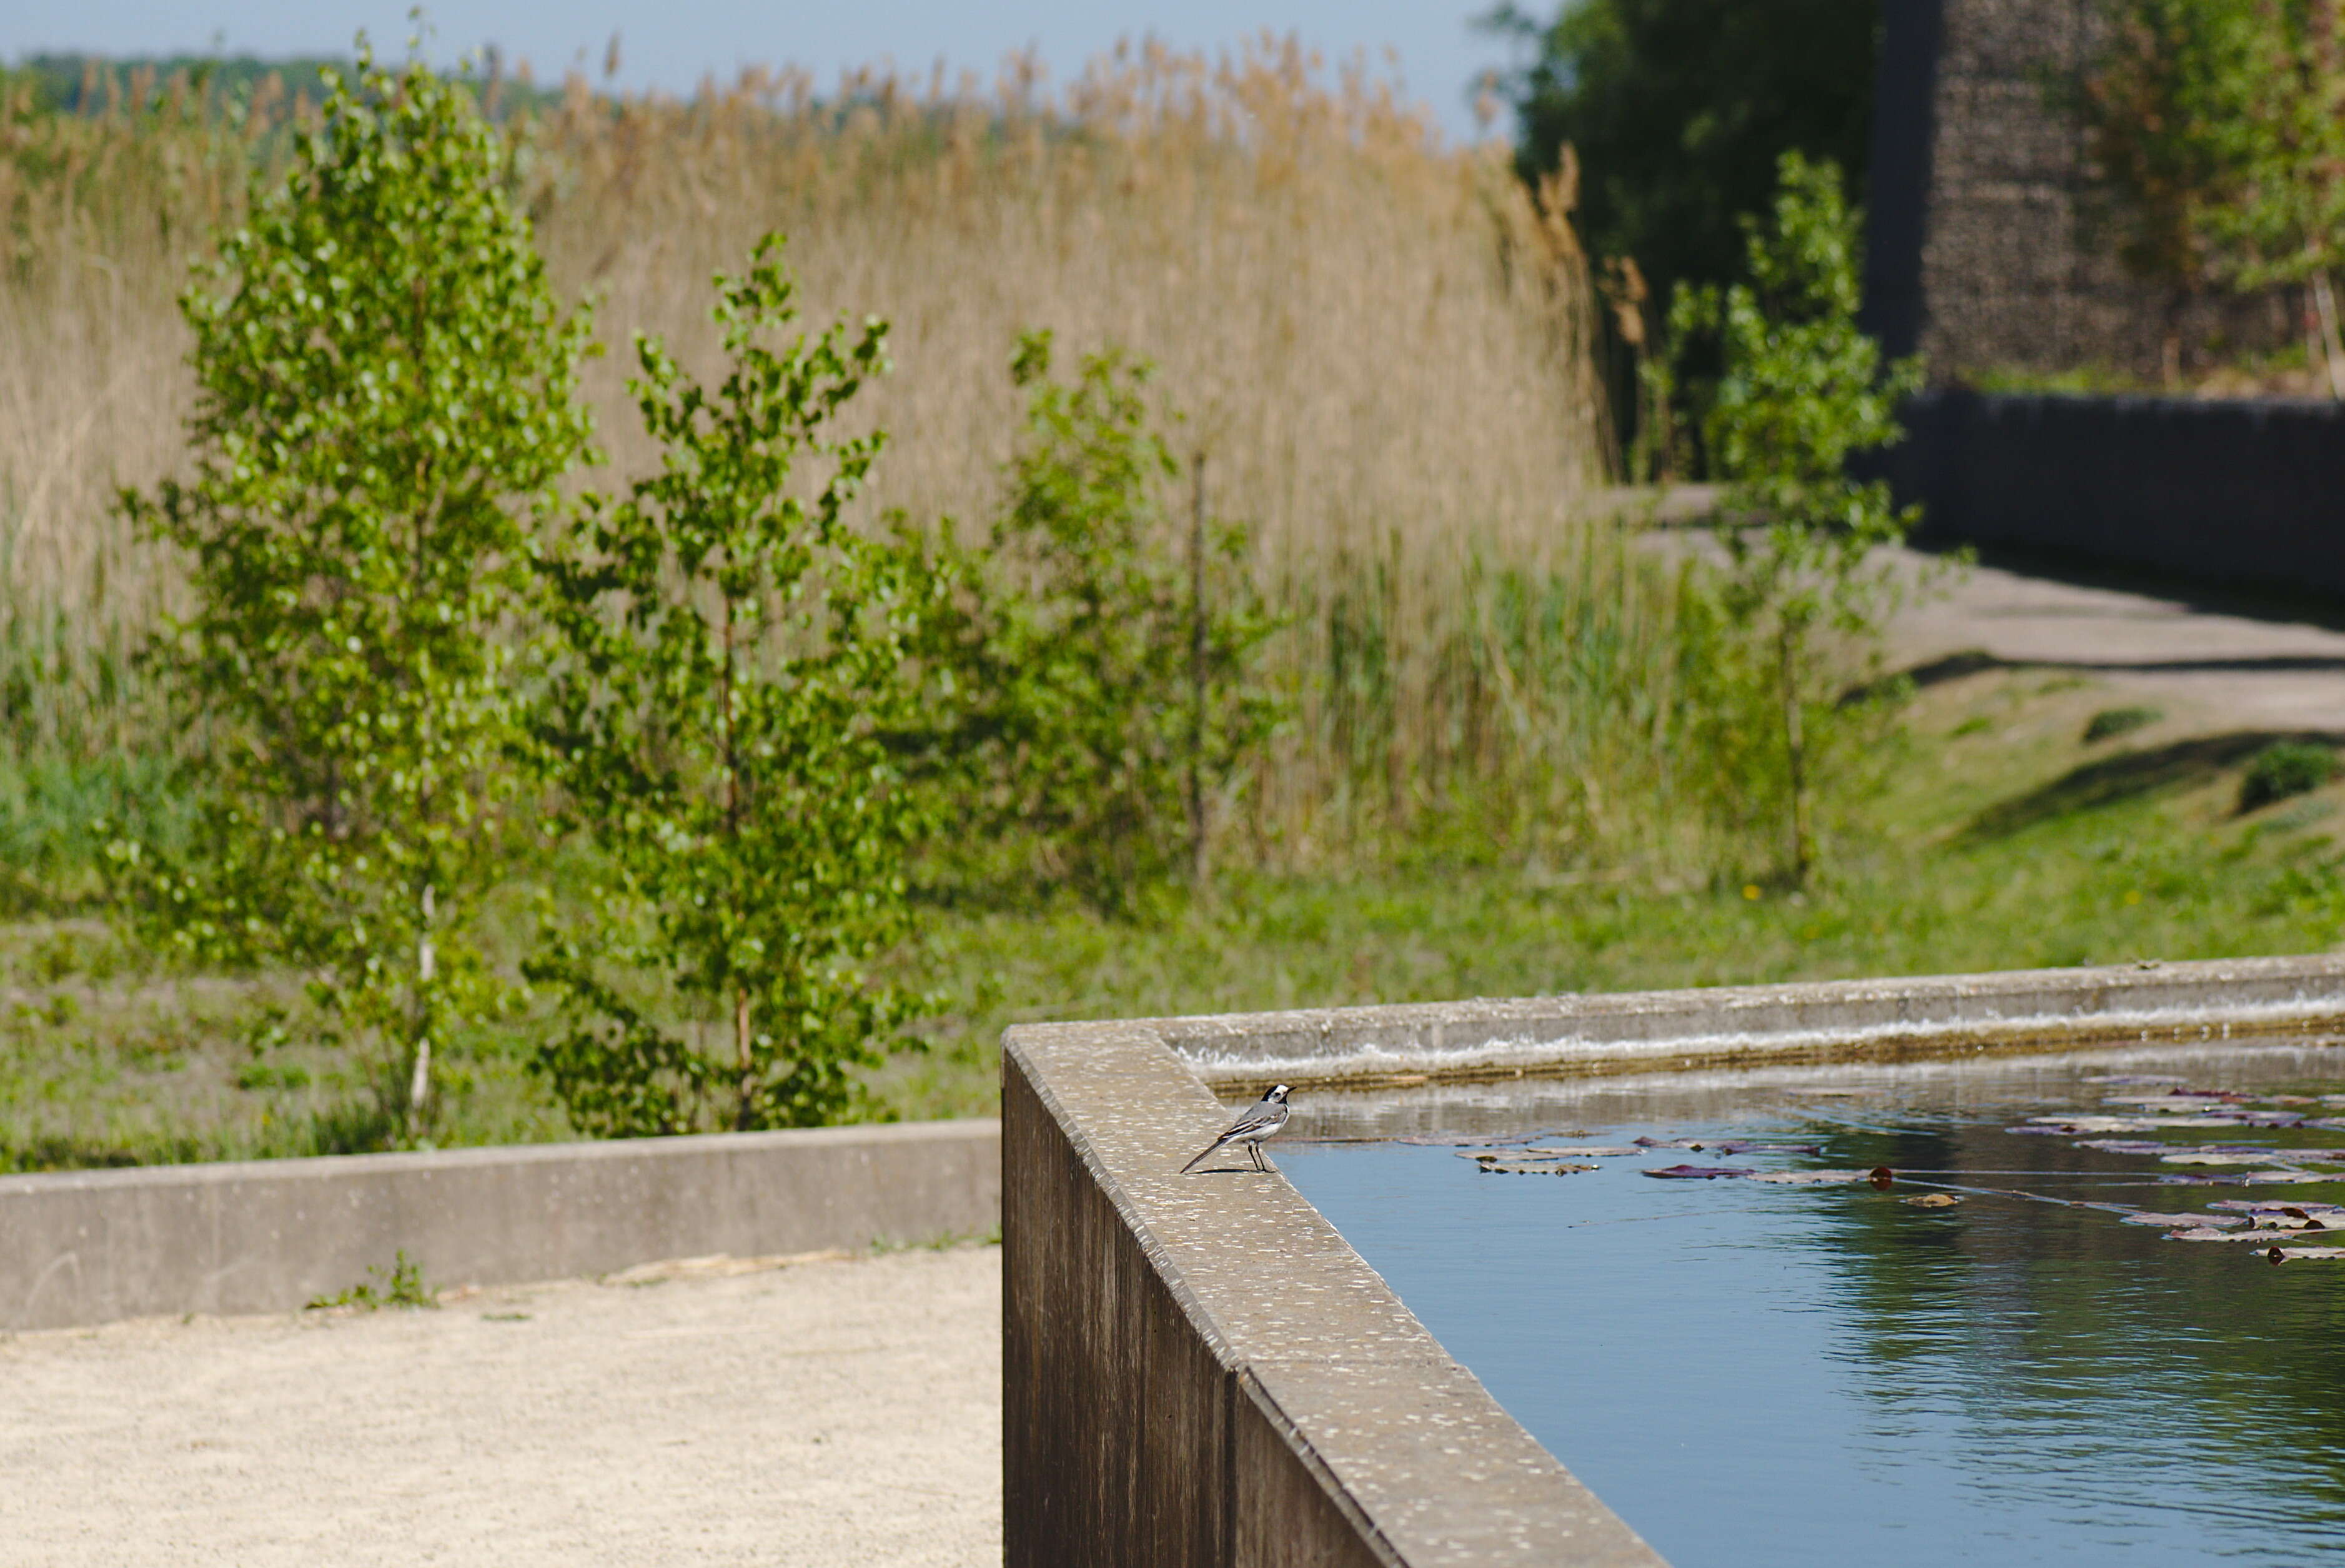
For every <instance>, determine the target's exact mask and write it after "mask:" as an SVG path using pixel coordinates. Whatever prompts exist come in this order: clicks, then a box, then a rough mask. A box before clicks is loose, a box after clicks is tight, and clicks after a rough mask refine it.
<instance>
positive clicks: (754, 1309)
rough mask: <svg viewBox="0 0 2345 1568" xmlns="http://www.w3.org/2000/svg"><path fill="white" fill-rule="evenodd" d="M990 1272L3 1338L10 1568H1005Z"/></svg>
mask: <svg viewBox="0 0 2345 1568" xmlns="http://www.w3.org/2000/svg"><path fill="white" fill-rule="evenodd" d="M1000 1259H1001V1254H1000V1248H999V1247H984V1248H967V1249H960V1250H954V1251H947V1252H905V1253H897V1254H892V1255H888V1256H885V1257H865V1258H858V1259H855V1260H851V1261H845V1260H821V1261H805V1262H798V1263H794V1264H791V1265H789V1266H787V1267H780V1268H772V1267H767V1268H761V1269H758V1270H757V1271H755V1272H744V1273H734V1274H726V1273H724V1272H723V1271H722V1268H721V1267H720V1268H712V1267H710V1266H707V1265H702V1266H700V1267H697V1268H693V1267H686V1268H670V1269H667V1270H665V1271H652V1272H654V1273H655V1276H656V1275H658V1274H661V1273H664V1274H665V1276H666V1277H665V1278H652V1279H650V1280H648V1281H639V1282H637V1283H633V1284H623V1283H610V1282H606V1283H602V1284H595V1283H590V1282H583V1281H577V1282H565V1283H560V1284H552V1285H540V1286H523V1287H516V1288H504V1289H497V1290H490V1291H483V1292H479V1293H476V1294H472V1295H469V1296H466V1297H463V1298H458V1299H453V1300H451V1301H449V1302H448V1303H447V1304H446V1305H444V1306H443V1307H442V1308H441V1309H439V1310H437V1311H396V1310H387V1311H382V1312H376V1313H366V1314H353V1313H347V1312H340V1313H321V1312H310V1313H303V1314H299V1315H295V1316H288V1317H271V1318H244V1319H195V1320H193V1321H189V1322H181V1321H178V1320H177V1319H166V1320H149V1321H143V1322H137V1323H124V1324H116V1325H112V1326H109V1327H107V1328H102V1329H70V1330H58V1331H55V1332H47V1333H37V1334H20V1335H16V1336H15V1337H13V1338H9V1337H5V1336H0V1563H5V1564H9V1565H11V1568H14V1565H15V1564H39V1565H41V1568H51V1565H61V1568H62V1565H73V1568H79V1565H82V1564H113V1563H120V1564H126V1565H135V1568H179V1565H182V1564H212V1563H218V1564H235V1565H237V1568H269V1565H273V1564H279V1563H282V1564H300V1565H302V1568H316V1565H319V1564H328V1563H330V1564H337V1565H339V1564H344V1563H401V1564H413V1563H465V1564H481V1563H485V1564H493V1565H494V1568H534V1565H537V1564H563V1565H564V1568H573V1565H576V1564H585V1563H613V1564H622V1563H623V1564H626V1565H628V1568H646V1565H653V1564H663V1563H694V1564H704V1563H761V1564H763V1563H777V1564H792V1563H820V1564H825V1565H826V1568H827V1565H829V1564H840V1563H854V1564H858V1565H873V1568H893V1565H896V1564H906V1565H909V1564H921V1565H927V1564H932V1563H933V1564H955V1565H958V1564H964V1563H1000V1560H1001V1490H1000V1475H1001V1435H1000V1428H1001V1403H1000V1380H1001V1350H1000V1343H1001V1311H1000V1298H1001V1262H1000ZM733 1267H739V1266H737V1265H736V1266H733ZM635 1272H636V1273H637V1274H638V1275H641V1274H643V1273H645V1271H640V1270H639V1271H635Z"/></svg>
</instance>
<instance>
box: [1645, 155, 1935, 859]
mask: <svg viewBox="0 0 2345 1568" xmlns="http://www.w3.org/2000/svg"><path fill="white" fill-rule="evenodd" d="M1744 229H1745V269H1746V273H1747V278H1748V280H1747V281H1745V282H1740V283H1735V284H1732V285H1731V286H1729V287H1727V288H1725V289H1723V290H1721V289H1718V288H1716V287H1712V286H1704V287H1701V288H1697V289H1690V290H1685V291H1683V292H1682V293H1680V295H1679V297H1678V300H1677V303H1676V306H1675V308H1674V310H1673V311H1672V314H1671V321H1670V328H1671V336H1672V339H1673V343H1674V346H1675V347H1676V348H1677V349H1678V350H1679V351H1680V352H1681V353H1682V352H1684V351H1686V350H1687V349H1688V348H1689V347H1690V345H1693V344H1696V343H1698V342H1699V341H1700V340H1702V339H1704V338H1711V339H1714V340H1715V344H1716V351H1717V356H1718V361H1719V363H1720V364H1721V366H1722V373H1721V377H1720V379H1719V381H1718V382H1717V384H1716V386H1715V388H1714V389H1711V392H1710V395H1709V396H1708V398H1707V399H1706V402H1707V404H1708V406H1707V411H1706V413H1705V415H1704V418H1703V430H1704V433H1705V435H1706V438H1707V443H1708V447H1709V452H1710V458H1711V466H1712V469H1713V471H1714V472H1715V473H1716V474H1717V475H1718V477H1719V478H1721V479H1722V480H1724V481H1725V482H1726V483H1727V485H1728V490H1727V494H1726V497H1725V501H1724V503H1723V504H1722V506H1721V509H1720V512H1719V514H1718V522H1717V525H1716V535H1717V537H1718V540H1719V543H1720V544H1721V546H1722V547H1723V554H1724V556H1725V562H1726V572H1725V575H1724V577H1723V580H1722V584H1721V591H1720V593H1719V596H1718V607H1719V610H1720V612H1721V614H1722V616H1723V618H1724V621H1725V623H1726V625H1727V626H1731V627H1732V628H1735V629H1737V630H1738V631H1740V632H1741V634H1743V635H1741V636H1720V637H1718V638H1716V639H1715V643H1714V648H1715V657H1716V660H1717V664H1716V667H1715V668H1714V669H1713V670H1712V672H1711V674H1712V678H1714V679H1715V680H1717V681H1718V682H1720V684H1721V691H1722V692H1725V693H1728V694H1729V695H1731V693H1732V691H1733V690H1734V688H1735V687H1737V686H1740V687H1741V690H1742V691H1743V692H1744V693H1745V694H1746V695H1747V696H1748V697H1750V698H1751V700H1750V701H1746V702H1741V703H1738V702H1734V701H1725V702H1721V703H1719V704H1717V705H1715V708H1714V711H1715V712H1716V713H1717V714H1718V715H1719V716H1720V718H1719V724H1718V726H1717V728H1718V733H1716V734H1714V735H1713V736H1712V737H1711V742H1712V749H1713V750H1715V751H1716V752H1717V753H1718V754H1719V756H1720V757H1721V759H1722V760H1723V762H1724V764H1725V765H1724V766H1721V768H1720V769H1719V771H1718V776H1719V778H1720V779H1721V782H1723V783H1725V785H1726V787H1727V791H1728V793H1727V794H1726V795H1725V796H1724V797H1722V799H1723V801H1724V803H1726V804H1727V805H1728V806H1729V807H1730V809H1731V811H1732V812H1734V813H1738V814H1740V813H1750V812H1756V811H1762V810H1768V809H1777V808H1779V809H1780V810H1781V812H1782V821H1783V824H1784V828H1785V830H1786V831H1785V834H1784V838H1785V849H1786V852H1787V864H1786V869H1787V870H1788V871H1789V872H1790V874H1791V876H1792V880H1793V881H1797V882H1800V883H1802V884H1804V883H1805V882H1806V881H1807V880H1808V879H1809V877H1810V875H1811V874H1812V871H1813V870H1814V868H1815V864H1816V858H1817V848H1816V830H1815V823H1814V803H1815V799H1816V798H1817V796H1818V793H1819V789H1820V786H1821V784H1822V781H1823V774H1824V770H1825V768H1826V766H1828V765H1829V763H1830V762H1831V760H1832V759H1833V758H1834V757H1835V755H1836V754H1838V750H1839V748H1838V744H1837V743H1838V742H1839V741H1841V740H1842V739H1843V738H1845V737H1847V736H1849V735H1850V734H1852V733H1853V727H1854V723H1855V720H1856V718H1858V717H1859V716H1861V715H1862V713H1863V708H1864V705H1863V704H1858V705H1855V706H1854V707H1853V708H1852V707H1851V706H1850V705H1847V704H1844V703H1843V702H1842V701H1841V700H1840V693H1841V689H1842V687H1843V686H1844V684H1845V677H1846V675H1847V674H1848V673H1849V671H1848V660H1849V655H1850V654H1851V653H1852V652H1855V653H1859V654H1863V653H1864V652H1866V651H1867V650H1873V657H1875V658H1876V659H1877V648H1878V643H1879V638H1880V633H1881V627H1882V623H1883V617H1884V616H1886V615H1887V614H1888V612H1889V611H1890V610H1891V609H1892V608H1893V606H1894V605H1895V602H1896V597H1897V584H1896V579H1895V578H1894V576H1893V575H1892V572H1891V570H1890V568H1889V567H1888V566H1887V565H1885V564H1884V563H1883V561H1882V560H1881V559H1880V557H1879V552H1880V550H1881V549H1882V547H1883V545H1893V544H1895V543H1897V542H1898V541H1900V540H1902V539H1903V537H1904V536H1905V535H1906V533H1907V532H1908V531H1909V530H1910V529H1911V528H1912V526H1913V524H1914V522H1915V521H1916V520H1917V518H1918V515H1919V514H1918V509H1916V508H1912V507H1908V508H1906V509H1904V510H1903V511H1900V510H1898V509H1897V508H1895V507H1893V505H1892V504H1891V501H1890V495H1889V487H1888V485H1887V484H1886V483H1885V482H1883V481H1880V480H1872V481H1860V480H1857V479H1853V478H1852V477H1850V475H1849V472H1848V461H1849V458H1850V457H1851V456H1852V455H1853V454H1855V453H1863V452H1866V451H1870V450H1872V449H1874V448H1877V447H1880V446H1883V445H1884V444H1886V443H1890V442H1893V441H1894V440H1895V439H1896V438H1897V434H1898V425H1897V421H1896V413H1895V409H1896V404H1897V401H1898V399H1900V398H1901V397H1903V396H1905V395H1907V394H1909V393H1910V392H1913V391H1914V389H1916V388H1917V387H1919V386H1920V384H1921V363H1920V361H1918V360H1906V361H1900V362H1898V363H1896V364H1894V365H1891V366H1889V367H1887V368H1886V370H1885V371H1884V369H1883V365H1882V363H1881V351H1880V347H1879V345H1878V344H1876V343H1875V342H1874V341H1873V340H1872V339H1870V338H1868V337H1866V336H1865V335H1864V334H1863V332H1862V331H1858V329H1857V325H1856V308H1857V298H1858V290H1859V284H1858V276H1859V268H1858V259H1857V246H1858V234H1859V230H1860V219H1859V216H1858V214H1857V213H1856V212H1855V211H1854V210H1853V209H1850V207H1849V206H1848V204H1847V202H1846V201H1845V199H1843V195H1842V191H1841V183H1840V172H1839V170H1837V169H1835V168H1832V166H1831V165H1830V164H1816V163H1811V162H1809V161H1808V160H1807V159H1806V158H1802V157H1801V156H1800V155H1799V154H1798V153H1795V152H1791V153H1785V154H1784V155H1783V157H1782V163H1781V166H1780V178H1779V187H1778V189H1777V192H1776V195H1775V199H1774V204H1773V210H1772V213H1771V218H1770V219H1769V220H1768V221H1767V222H1764V223H1761V222H1760V221H1758V220H1757V219H1745V220H1744ZM1752 714H1766V715H1768V716H1769V718H1770V719H1771V722H1768V723H1767V724H1765V725H1764V726H1763V727H1761V726H1758V725H1753V724H1751V723H1750V722H1749V716H1751V715H1752Z"/></svg>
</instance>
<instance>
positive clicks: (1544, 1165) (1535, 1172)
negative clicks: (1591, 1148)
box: [1482, 1159, 1599, 1176]
mask: <svg viewBox="0 0 2345 1568" xmlns="http://www.w3.org/2000/svg"><path fill="white" fill-rule="evenodd" d="M1482 1168H1483V1169H1484V1170H1486V1171H1488V1172H1490V1173H1491V1174H1492V1175H1494V1176H1573V1175H1577V1174H1578V1173H1579V1172H1580V1171H1592V1170H1596V1169H1599V1167H1598V1166H1583V1165H1574V1164H1572V1163H1571V1162H1570V1161H1569V1160H1518V1159H1501V1160H1484V1161H1483V1162H1482Z"/></svg>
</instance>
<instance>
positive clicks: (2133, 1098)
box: [2101, 1089, 2245, 1115]
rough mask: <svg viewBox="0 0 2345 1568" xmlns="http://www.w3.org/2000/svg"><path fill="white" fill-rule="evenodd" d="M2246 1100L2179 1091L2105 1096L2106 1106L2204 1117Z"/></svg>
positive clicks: (2103, 1101)
mask: <svg viewBox="0 0 2345 1568" xmlns="http://www.w3.org/2000/svg"><path fill="white" fill-rule="evenodd" d="M2244 1099H2245V1096H2244V1095H2218V1094H2215V1093H2213V1092H2212V1091H2209V1090H2199V1089H2178V1090H2176V1091H2175V1092H2174V1093H2172V1094H2170V1095H2102V1096H2101V1104H2102V1105H2138V1106H2140V1107H2141V1108H2142V1109H2143V1110H2145V1111H2180V1112H2187V1113H2188V1114H2190V1115H2204V1114H2206V1113H2207V1112H2209V1111H2225V1110H2228V1109H2230V1108H2231V1107H2232V1106H2234V1105H2238V1104H2240V1103H2241V1102H2242V1101H2243V1100H2244Z"/></svg>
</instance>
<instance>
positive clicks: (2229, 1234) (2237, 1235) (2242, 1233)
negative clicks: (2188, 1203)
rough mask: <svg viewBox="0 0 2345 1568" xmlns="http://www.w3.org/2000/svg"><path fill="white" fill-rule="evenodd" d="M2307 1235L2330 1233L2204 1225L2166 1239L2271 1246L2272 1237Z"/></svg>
mask: <svg viewBox="0 0 2345 1568" xmlns="http://www.w3.org/2000/svg"><path fill="white" fill-rule="evenodd" d="M2306 1234H2312V1235H2319V1236H2326V1235H2328V1234H2329V1232H2327V1231H2325V1230H2323V1231H2316V1232H2310V1233H2308V1232H2305V1231H2303V1230H2300V1229H2299V1230H2218V1229H2216V1228H2215V1227H2212V1226H2203V1225H2202V1226H2194V1227H2191V1228H2189V1229H2188V1230H2170V1231H2168V1232H2167V1234H2166V1239H2167V1240H2168V1241H2252V1242H2255V1243H2257V1244H2258V1245H2259V1246H2268V1245H2269V1244H2270V1242H2271V1239H2272V1237H2276V1236H2282V1237H2285V1236H2303V1235H2306Z"/></svg>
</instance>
